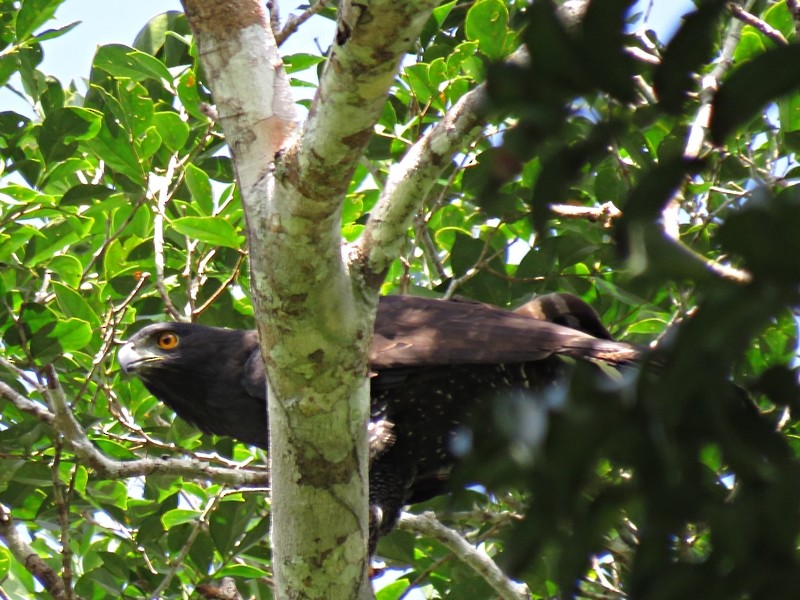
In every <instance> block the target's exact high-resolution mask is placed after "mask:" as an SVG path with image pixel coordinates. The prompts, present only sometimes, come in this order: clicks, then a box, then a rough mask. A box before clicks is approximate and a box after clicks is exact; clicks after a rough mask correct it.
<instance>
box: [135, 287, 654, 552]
mask: <svg viewBox="0 0 800 600" xmlns="http://www.w3.org/2000/svg"><path fill="white" fill-rule="evenodd" d="M559 307H560V308H559ZM543 319H549V320H543ZM558 319H562V320H563V321H564V322H565V323H569V324H571V325H572V327H565V326H563V325H558V324H555V323H553V322H550V321H553V320H558ZM583 328H585V329H588V330H590V331H593V333H595V334H596V335H595V336H593V335H590V334H588V333H585V332H583V331H580V329H583ZM610 337H611V336H610V335H609V334H608V332H607V331H606V330H605V328H604V327H603V326H602V324H601V323H600V321H599V318H597V315H596V314H595V313H594V311H592V309H591V308H590V307H589V306H588V305H586V304H585V303H584V302H582V301H581V300H580V299H579V298H577V297H575V296H568V295H550V296H544V297H541V298H539V299H535V300H533V301H532V302H530V303H528V304H526V305H524V306H523V307H520V309H518V312H516V313H514V312H508V311H504V310H500V309H497V308H494V307H491V306H488V305H485V304H481V303H477V302H470V301H446V300H432V299H426V298H417V297H411V296H387V297H384V298H381V301H380V303H379V306H378V313H377V318H376V322H375V334H374V339H373V343H372V350H371V353H370V366H371V372H372V377H371V380H370V383H371V403H372V411H371V422H370V431H369V437H370V446H371V448H370V449H371V456H372V457H373V460H372V462H371V465H370V505H371V515H372V519H373V531H372V540H371V548H372V549H373V550H374V543H375V541H376V540H377V537H378V536H379V535H382V534H384V533H386V532H388V531H390V530H391V529H392V527H393V526H394V524H395V522H396V520H397V516H398V514H399V511H400V509H401V508H402V507H403V506H404V505H405V504H411V503H415V502H420V501H423V500H426V499H428V498H431V497H433V496H436V495H438V494H441V493H444V492H445V491H447V481H448V478H449V474H450V471H451V469H452V467H453V464H454V462H455V460H456V455H457V454H458V451H457V449H455V448H454V447H453V439H454V435H455V434H456V433H457V432H459V431H463V430H464V428H465V427H466V426H467V425H468V424H469V423H470V419H471V416H472V415H473V414H474V412H475V410H476V409H477V408H479V407H480V406H481V405H483V404H485V403H486V402H490V401H491V400H492V398H493V397H496V396H497V395H498V394H501V393H505V392H508V391H510V390H521V391H522V392H524V393H525V394H527V395H528V396H530V398H531V399H532V401H535V398H536V396H537V395H539V394H541V392H542V391H543V390H545V389H546V388H548V387H549V386H552V385H553V384H554V382H556V381H557V380H558V378H559V375H560V373H561V370H562V366H563V363H562V361H561V360H560V358H559V357H561V356H565V357H570V358H573V359H579V360H590V361H602V362H605V363H608V364H611V365H620V364H624V363H628V362H631V361H633V360H635V359H636V358H637V357H638V351H637V350H636V349H635V348H632V347H631V346H628V345H626V344H621V343H618V342H614V341H612V340H611V339H610ZM119 362H120V364H121V366H122V368H123V370H124V371H125V372H126V373H135V374H136V375H138V376H139V377H140V378H141V379H142V381H143V382H144V384H145V386H146V387H147V388H148V390H150V392H152V393H153V394H154V395H155V396H156V397H157V398H159V399H160V400H162V401H163V402H164V403H166V404H167V405H169V406H170V407H171V408H172V409H173V410H174V411H175V412H176V413H178V415H180V416H181V417H183V418H184V419H185V420H187V421H188V422H190V423H192V424H193V425H195V426H197V427H198V428H200V429H201V430H203V431H205V432H207V433H215V434H217V435H227V436H231V437H234V438H236V439H238V440H241V441H243V442H246V443H249V444H253V445H255V446H259V447H262V448H266V446H267V416H266V415H267V410H266V382H265V374H264V366H263V363H262V361H261V356H260V353H259V350H258V343H257V338H256V333H255V331H240V330H229V329H219V328H212V327H203V326H200V325H192V324H185V323H160V324H156V325H150V326H148V327H145V328H144V329H142V330H141V331H139V332H138V333H137V334H135V335H134V336H133V337H132V338H131V339H130V340H129V341H128V342H127V343H126V344H125V345H124V346H123V347H122V348H121V349H120V352H119ZM476 433H479V432H476Z"/></svg>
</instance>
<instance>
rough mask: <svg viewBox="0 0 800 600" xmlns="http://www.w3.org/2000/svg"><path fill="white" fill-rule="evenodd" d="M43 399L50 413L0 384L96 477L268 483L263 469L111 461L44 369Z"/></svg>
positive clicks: (174, 460)
mask: <svg viewBox="0 0 800 600" xmlns="http://www.w3.org/2000/svg"><path fill="white" fill-rule="evenodd" d="M46 374H47V390H46V391H45V394H46V397H47V400H48V402H49V403H50V405H51V406H52V407H53V412H50V411H49V410H48V409H47V408H45V407H43V406H42V405H41V404H38V403H36V402H33V401H32V400H30V399H28V398H26V397H25V396H23V395H22V394H20V393H19V392H17V391H16V390H14V388H12V387H11V386H9V385H8V384H6V383H3V382H2V381H0V397H3V398H6V399H7V400H9V401H10V402H11V403H12V404H14V406H16V407H17V409H19V410H20V411H22V412H24V413H26V414H29V415H32V416H34V417H36V418H37V419H38V420H39V421H41V422H43V423H47V424H48V425H50V426H52V427H53V428H54V429H55V430H56V431H58V432H59V433H60V434H61V435H62V436H63V438H64V444H65V446H67V447H68V448H69V449H70V450H72V452H74V453H75V455H76V456H77V457H78V458H79V459H80V460H81V461H83V462H84V463H85V464H87V465H88V466H90V467H92V468H93V469H94V470H95V472H96V473H97V475H98V476H100V477H105V478H107V479H119V478H127V477H143V476H145V475H150V474H152V473H160V474H163V475H175V476H185V477H195V478H196V477H204V478H207V479H209V480H211V481H214V482H216V483H227V484H229V485H237V486H249V485H255V486H263V485H267V484H268V483H269V475H268V473H266V472H265V471H263V470H256V469H228V468H220V467H214V466H211V465H209V464H206V463H204V462H202V461H200V460H195V459H182V458H168V459H165V458H142V459H139V460H131V461H124V462H123V461H117V460H112V459H110V458H108V457H107V456H105V455H104V454H102V453H101V452H100V451H99V450H97V448H95V447H94V446H93V445H92V443H91V442H90V441H89V439H88V438H87V437H86V433H85V432H84V431H83V428H82V427H81V426H80V424H79V423H78V422H77V421H76V420H75V417H74V416H73V415H72V411H71V410H70V408H69V405H68V403H67V400H66V397H65V396H64V391H63V390H62V389H61V386H60V384H59V383H58V379H57V376H56V374H55V369H53V367H52V366H49V367H48V368H47V373H46Z"/></svg>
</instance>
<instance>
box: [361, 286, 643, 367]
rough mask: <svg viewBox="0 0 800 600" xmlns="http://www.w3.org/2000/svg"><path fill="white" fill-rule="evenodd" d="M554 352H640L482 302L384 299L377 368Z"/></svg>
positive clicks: (610, 355)
mask: <svg viewBox="0 0 800 600" xmlns="http://www.w3.org/2000/svg"><path fill="white" fill-rule="evenodd" d="M554 354H559V355H563V356H570V357H573V358H579V359H587V360H601V361H604V362H608V363H611V364H620V363H627V362H630V361H633V360H636V358H638V357H639V351H638V350H637V349H636V348H634V347H632V346H630V345H628V344H623V343H620V342H614V341H610V340H602V339H598V338H595V337H593V336H591V335H588V334H586V333H583V332H581V331H577V330H575V329H571V328H569V327H564V326H560V325H556V324H553V323H549V322H547V321H541V320H537V319H534V318H531V317H529V316H526V315H523V314H516V313H512V312H509V311H505V310H501V309H498V308H494V307H492V306H489V305H487V304H481V303H478V302H462V301H458V302H453V301H448V300H436V299H429V298H420V297H412V296H385V297H382V298H381V300H380V303H379V304H378V314H377V318H376V321H375V335H374V338H373V342H372V350H371V353H370V361H371V367H372V370H373V371H375V370H378V369H382V368H397V367H405V366H417V367H423V366H433V365H447V364H489V363H495V364H498V363H520V362H528V361H535V360H542V359H544V358H547V357H549V356H552V355H554Z"/></svg>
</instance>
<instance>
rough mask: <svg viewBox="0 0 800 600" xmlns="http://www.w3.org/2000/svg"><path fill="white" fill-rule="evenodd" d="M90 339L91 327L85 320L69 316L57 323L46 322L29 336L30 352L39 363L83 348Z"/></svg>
mask: <svg viewBox="0 0 800 600" xmlns="http://www.w3.org/2000/svg"><path fill="white" fill-rule="evenodd" d="M91 339H92V328H91V326H90V325H89V323H87V322H86V321H82V320H80V319H75V318H69V319H65V320H62V321H59V322H58V323H53V322H51V323H48V324H46V325H45V326H44V327H42V328H41V329H39V330H38V331H36V332H34V334H33V337H32V338H31V354H33V356H34V358H35V359H36V360H38V361H39V362H40V363H41V364H45V363H48V362H50V361H52V360H53V359H54V358H55V357H56V356H59V355H60V354H64V353H67V352H73V351H76V350H83V349H84V347H85V346H86V345H88V344H89V341H90V340H91Z"/></svg>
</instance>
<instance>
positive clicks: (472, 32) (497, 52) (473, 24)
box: [464, 0, 508, 60]
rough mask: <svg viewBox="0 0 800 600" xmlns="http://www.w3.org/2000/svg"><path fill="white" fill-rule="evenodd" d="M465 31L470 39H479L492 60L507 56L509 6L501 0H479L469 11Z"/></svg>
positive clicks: (482, 47) (484, 52) (480, 44)
mask: <svg viewBox="0 0 800 600" xmlns="http://www.w3.org/2000/svg"><path fill="white" fill-rule="evenodd" d="M464 25H465V32H466V34H467V39H468V40H473V41H477V42H478V45H479V47H480V50H481V52H483V54H485V55H486V56H487V57H488V58H489V59H490V60H499V59H501V58H503V57H504V56H505V50H506V36H507V35H508V8H507V7H506V5H505V3H503V2H501V1H500V0H478V2H476V3H475V4H473V5H472V8H470V9H469V12H468V13H467V19H466V22H465V24H464Z"/></svg>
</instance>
